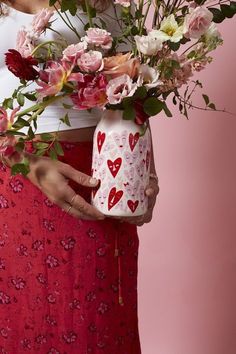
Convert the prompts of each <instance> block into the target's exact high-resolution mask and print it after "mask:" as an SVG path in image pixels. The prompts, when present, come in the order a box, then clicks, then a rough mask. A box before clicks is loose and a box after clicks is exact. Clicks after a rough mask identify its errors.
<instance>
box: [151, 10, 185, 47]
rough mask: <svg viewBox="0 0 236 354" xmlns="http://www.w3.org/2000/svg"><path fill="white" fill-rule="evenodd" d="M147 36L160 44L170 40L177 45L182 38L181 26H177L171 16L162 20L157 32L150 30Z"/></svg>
mask: <svg viewBox="0 0 236 354" xmlns="http://www.w3.org/2000/svg"><path fill="white" fill-rule="evenodd" d="M149 36H150V37H152V38H155V39H158V40H160V41H162V42H165V41H168V40H170V41H171V42H174V43H178V42H179V41H180V40H181V39H182V38H183V26H179V25H178V23H177V21H176V20H175V17H174V15H173V14H171V15H170V16H168V17H166V18H164V20H163V21H162V22H161V27H160V29H159V30H152V31H150V32H149Z"/></svg>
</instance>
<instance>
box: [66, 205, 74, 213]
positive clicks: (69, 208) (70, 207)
mask: <svg viewBox="0 0 236 354" xmlns="http://www.w3.org/2000/svg"><path fill="white" fill-rule="evenodd" d="M72 208H73V206H72V205H71V204H70V205H69V207H68V208H67V210H66V212H67V214H68V213H69V212H70V211H71V209H72Z"/></svg>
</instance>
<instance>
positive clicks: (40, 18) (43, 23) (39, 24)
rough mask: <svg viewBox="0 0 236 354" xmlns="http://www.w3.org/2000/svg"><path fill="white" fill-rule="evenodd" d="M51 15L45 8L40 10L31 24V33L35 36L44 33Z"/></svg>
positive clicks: (52, 12) (50, 11)
mask: <svg viewBox="0 0 236 354" xmlns="http://www.w3.org/2000/svg"><path fill="white" fill-rule="evenodd" d="M53 14H54V11H53V10H50V9H47V8H45V9H42V10H41V11H40V12H39V13H38V14H37V15H35V16H34V18H33V22H32V29H33V32H35V33H36V34H41V33H42V32H44V31H45V29H46V27H47V26H48V24H49V20H50V19H51V17H52V16H53Z"/></svg>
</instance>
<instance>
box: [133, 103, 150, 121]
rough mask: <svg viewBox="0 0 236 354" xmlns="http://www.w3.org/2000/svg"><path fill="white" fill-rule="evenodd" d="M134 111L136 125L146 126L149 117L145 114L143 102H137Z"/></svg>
mask: <svg viewBox="0 0 236 354" xmlns="http://www.w3.org/2000/svg"><path fill="white" fill-rule="evenodd" d="M134 109H135V113H136V117H135V123H136V124H138V125H142V124H144V123H145V122H146V120H148V118H149V116H148V115H147V113H145V112H144V109H143V101H141V100H136V101H135V102H134Z"/></svg>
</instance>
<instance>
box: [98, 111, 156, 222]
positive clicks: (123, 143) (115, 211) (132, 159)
mask: <svg viewBox="0 0 236 354" xmlns="http://www.w3.org/2000/svg"><path fill="white" fill-rule="evenodd" d="M115 112H116V111H115ZM121 112H122V111H121ZM111 114H115V113H114V112H113V113H111ZM150 159H151V134H150V130H149V129H147V130H146V132H145V134H144V135H141V130H140V127H139V126H138V125H136V124H135V123H134V122H133V121H131V120H123V119H121V120H119V119H117V120H116V119H114V120H112V124H111V121H110V122H107V121H103V118H102V119H101V120H100V122H99V123H98V125H97V127H96V130H95V133H94V142H93V161H92V169H93V174H92V175H93V177H95V178H99V179H100V181H101V184H100V188H99V190H95V189H93V190H92V193H91V196H92V198H91V202H92V205H94V206H95V207H96V208H98V210H100V211H101V212H103V213H104V214H105V215H114V216H131V215H132V216H136V215H142V214H144V213H145V212H146V211H147V208H148V197H147V196H146V195H145V193H144V191H145V189H146V187H147V184H148V181H149V170H150Z"/></svg>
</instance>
